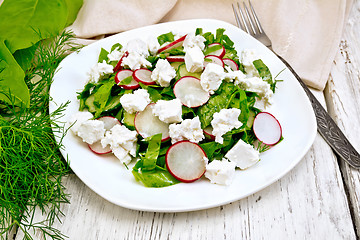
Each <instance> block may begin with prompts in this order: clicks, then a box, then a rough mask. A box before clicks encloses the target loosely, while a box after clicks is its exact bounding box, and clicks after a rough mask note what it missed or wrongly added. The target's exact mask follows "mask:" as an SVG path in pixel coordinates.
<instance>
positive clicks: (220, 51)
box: [208, 43, 225, 58]
mask: <svg viewBox="0 0 360 240" xmlns="http://www.w3.org/2000/svg"><path fill="white" fill-rule="evenodd" d="M216 45H221V44H220V43H212V44H209V45H208V48H210V47H212V46H216ZM210 55H216V56H218V57H219V58H223V57H224V56H225V48H224V46H223V45H221V49H219V50H216V51H214V52H211V53H210Z"/></svg>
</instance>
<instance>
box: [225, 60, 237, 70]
mask: <svg viewBox="0 0 360 240" xmlns="http://www.w3.org/2000/svg"><path fill="white" fill-rule="evenodd" d="M223 62H224V63H225V64H226V65H228V66H229V67H230V68H231V70H233V71H237V70H239V65H238V64H237V63H236V62H235V61H234V60H232V59H230V58H224V59H223Z"/></svg>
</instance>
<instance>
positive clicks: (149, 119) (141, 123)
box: [134, 103, 170, 142]
mask: <svg viewBox="0 0 360 240" xmlns="http://www.w3.org/2000/svg"><path fill="white" fill-rule="evenodd" d="M154 104H155V103H150V104H149V105H147V106H146V108H145V109H144V111H142V112H138V113H137V114H136V116H135V120H134V124H135V128H136V131H137V132H138V133H139V134H140V135H141V136H142V137H143V138H147V137H151V136H153V135H155V134H158V133H161V134H162V138H161V141H162V142H164V141H166V140H168V139H170V136H169V124H168V123H164V122H162V121H161V120H160V119H159V118H158V117H157V116H155V115H154V114H153V113H152V107H153V105H154Z"/></svg>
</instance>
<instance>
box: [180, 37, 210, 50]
mask: <svg viewBox="0 0 360 240" xmlns="http://www.w3.org/2000/svg"><path fill="white" fill-rule="evenodd" d="M205 41H206V39H205V38H204V37H203V36H201V35H195V33H189V34H187V35H186V37H185V40H184V43H183V47H184V50H185V52H186V51H187V50H188V49H189V48H193V47H199V48H200V50H204V48H205V44H204V42H205Z"/></svg>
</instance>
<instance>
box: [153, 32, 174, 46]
mask: <svg viewBox="0 0 360 240" xmlns="http://www.w3.org/2000/svg"><path fill="white" fill-rule="evenodd" d="M157 40H158V42H159V44H160V45H162V44H164V43H167V42H168V43H170V42H173V41H174V40H175V37H174V34H173V33H172V32H168V33H164V34H161V35H160V36H158V37H157Z"/></svg>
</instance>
